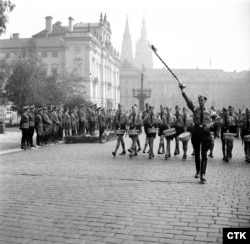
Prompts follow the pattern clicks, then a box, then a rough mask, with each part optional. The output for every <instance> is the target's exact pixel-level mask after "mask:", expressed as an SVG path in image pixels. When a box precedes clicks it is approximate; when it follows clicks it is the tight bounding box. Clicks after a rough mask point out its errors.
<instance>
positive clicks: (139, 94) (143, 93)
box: [132, 73, 152, 111]
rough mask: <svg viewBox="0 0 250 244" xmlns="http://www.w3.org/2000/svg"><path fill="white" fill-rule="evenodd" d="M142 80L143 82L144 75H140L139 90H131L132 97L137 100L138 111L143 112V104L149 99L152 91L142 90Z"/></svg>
mask: <svg viewBox="0 0 250 244" xmlns="http://www.w3.org/2000/svg"><path fill="white" fill-rule="evenodd" d="M143 80H144V75H143V73H142V74H141V89H140V88H138V89H135V88H133V89H132V93H133V97H134V98H137V99H138V100H139V110H140V111H143V110H144V102H145V100H146V99H147V98H150V97H151V93H152V90H151V89H150V88H149V89H143Z"/></svg>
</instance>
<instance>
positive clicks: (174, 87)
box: [120, 20, 250, 111]
mask: <svg viewBox="0 0 250 244" xmlns="http://www.w3.org/2000/svg"><path fill="white" fill-rule="evenodd" d="M126 28H127V27H126ZM145 40H147V38H146V31H145V21H144V20H143V28H142V32H141V38H140V40H139V41H138V42H137V46H136V57H135V65H134V64H133V63H130V62H128V61H127V60H126V61H123V62H122V65H121V69H120V86H121V103H122V104H124V108H125V109H128V110H129V109H131V107H132V105H134V104H139V101H138V100H137V99H136V98H133V92H132V90H133V89H134V88H135V89H140V87H141V73H142V70H143V67H142V64H144V68H145V69H144V70H143V73H144V88H147V89H151V90H152V92H151V98H149V99H147V100H146V102H148V103H149V104H152V105H154V106H155V108H156V109H155V110H156V111H159V109H160V105H163V106H168V107H171V108H174V107H175V106H176V105H179V106H180V107H184V106H185V107H186V103H185V101H184V99H183V97H182V95H181V92H180V89H179V87H178V83H177V81H176V80H175V78H174V77H173V76H172V75H171V73H170V72H169V71H168V70H167V69H165V68H164V69H153V63H152V56H150V55H149V54H148V52H151V55H152V51H151V50H150V48H148V46H147V45H146V41H145ZM142 43H144V45H142ZM124 52H125V51H124ZM142 54H143V55H145V56H144V58H139V57H140V55H141V56H142ZM139 60H140V61H139ZM146 62H148V63H146ZM173 72H174V73H175V74H176V76H177V77H178V78H179V80H180V81H182V82H183V83H184V84H186V85H187V88H186V92H187V94H188V96H189V97H190V98H191V99H192V101H193V102H194V103H195V104H198V100H197V97H198V95H205V96H207V98H208V101H207V106H209V107H211V106H215V108H217V109H222V108H223V107H228V106H229V105H232V106H234V107H235V108H236V109H239V108H240V109H245V108H246V107H249V108H250V72H249V71H242V72H224V71H223V70H218V69H198V68H197V69H173Z"/></svg>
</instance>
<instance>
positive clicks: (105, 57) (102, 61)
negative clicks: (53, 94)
mask: <svg viewBox="0 0 250 244" xmlns="http://www.w3.org/2000/svg"><path fill="white" fill-rule="evenodd" d="M45 19H46V21H45V29H44V30H42V31H40V32H39V33H37V34H35V35H33V36H32V37H31V38H25V39H21V38H19V34H17V33H15V34H13V37H12V38H11V39H8V40H0V53H1V56H2V57H7V58H8V57H10V56H11V55H13V54H15V53H18V52H20V51H21V50H22V49H23V48H24V47H27V46H28V45H29V43H30V42H32V43H33V45H34V46H35V49H36V51H37V53H38V54H39V55H40V57H41V58H42V62H43V63H44V64H45V66H46V69H47V73H48V74H50V73H53V72H57V73H59V72H60V71H61V70H62V69H65V68H66V70H67V71H69V72H72V71H73V70H74V72H75V73H76V74H77V75H79V76H80V77H81V78H82V79H81V80H82V81H81V83H82V84H79V86H78V87H79V90H78V92H79V93H80V94H84V95H83V97H84V98H85V99H86V100H88V101H91V102H93V103H97V104H98V105H101V106H105V107H106V108H115V107H117V104H118V103H119V102H120V80H119V77H120V71H119V66H120V59H119V53H118V52H117V51H116V49H115V48H114V47H113V46H112V44H111V29H110V23H109V22H108V21H107V17H106V14H105V16H104V17H103V16H102V14H101V16H100V20H99V22H98V23H77V24H75V25H73V21H74V19H73V18H72V17H69V18H68V26H62V24H61V22H60V21H58V22H56V23H55V24H52V20H53V18H52V17H51V16H48V17H46V18H45ZM83 92H84V93H83Z"/></svg>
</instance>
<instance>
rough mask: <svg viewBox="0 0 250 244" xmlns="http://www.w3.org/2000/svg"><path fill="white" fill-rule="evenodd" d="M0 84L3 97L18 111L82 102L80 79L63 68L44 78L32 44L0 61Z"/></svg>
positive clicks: (82, 87) (71, 105)
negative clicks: (33, 106)
mask: <svg viewBox="0 0 250 244" xmlns="http://www.w3.org/2000/svg"><path fill="white" fill-rule="evenodd" d="M0 82H1V83H0V85H1V84H2V86H0V88H2V92H3V93H4V94H5V97H6V98H7V99H8V100H9V101H11V102H13V103H14V104H15V105H16V107H17V110H18V111H21V110H22V107H23V106H25V105H32V104H34V105H35V106H44V105H61V104H64V105H66V106H69V107H73V106H78V105H80V104H81V103H86V101H85V99H84V98H83V94H84V86H83V85H82V83H83V82H82V78H81V77H79V76H78V75H76V74H75V73H74V71H72V72H70V73H69V72H67V71H66V69H62V71H61V72H60V73H59V74H57V73H54V74H52V75H50V76H48V75H47V71H46V69H45V66H44V65H43V63H42V62H41V60H40V58H39V57H38V56H37V54H36V47H35V43H34V42H32V41H31V42H30V43H29V45H28V47H27V48H24V49H23V51H22V52H21V53H20V54H19V55H17V56H15V57H14V58H12V59H10V60H6V59H5V60H1V61H0ZM0 91H1V90H0Z"/></svg>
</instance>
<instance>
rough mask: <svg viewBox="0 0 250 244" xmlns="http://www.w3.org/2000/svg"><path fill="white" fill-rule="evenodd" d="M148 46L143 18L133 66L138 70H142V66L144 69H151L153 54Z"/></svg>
mask: <svg viewBox="0 0 250 244" xmlns="http://www.w3.org/2000/svg"><path fill="white" fill-rule="evenodd" d="M148 45H149V40H148V38H147V31H146V24H145V19H144V17H143V21H142V29H141V37H140V39H139V40H138V41H137V43H136V49H135V66H136V67H137V68H138V69H142V67H143V66H144V67H145V68H146V69H153V54H152V51H151V49H150V48H149V46H148Z"/></svg>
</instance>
